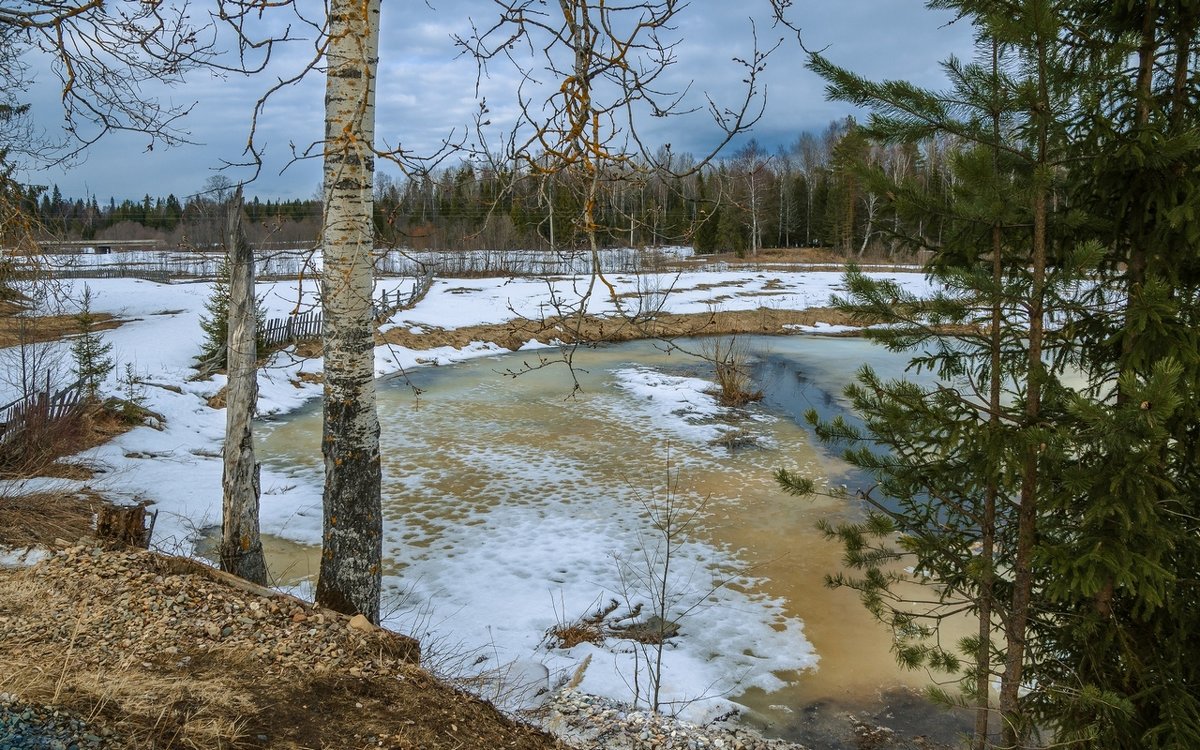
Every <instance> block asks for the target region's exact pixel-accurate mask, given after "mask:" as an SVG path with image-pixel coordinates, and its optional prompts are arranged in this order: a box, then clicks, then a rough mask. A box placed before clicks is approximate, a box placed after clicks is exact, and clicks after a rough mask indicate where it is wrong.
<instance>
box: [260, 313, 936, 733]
mask: <svg viewBox="0 0 1200 750" xmlns="http://www.w3.org/2000/svg"><path fill="white" fill-rule="evenodd" d="M744 343H745V344H746V345H747V346H748V348H749V350H750V351H751V352H752V353H753V357H754V359H755V361H756V363H757V364H756V368H755V369H756V380H757V382H756V387H759V388H763V389H764V391H765V392H766V398H765V399H764V401H763V402H761V403H760V404H757V405H754V406H752V407H751V408H750V409H749V410H748V411H747V412H745V413H741V414H738V413H735V412H732V411H730V410H727V409H722V408H720V407H718V406H717V405H716V403H715V400H714V399H712V397H711V396H709V395H707V394H706V393H704V391H705V390H706V389H707V388H709V387H710V385H709V378H710V375H711V368H710V367H709V366H707V365H706V364H705V363H704V362H702V361H698V360H696V359H694V358H690V357H687V356H686V355H683V354H680V353H678V352H676V353H672V354H669V355H668V354H666V353H664V352H663V351H661V350H660V349H658V348H656V347H655V346H654V345H653V344H651V343H648V342H640V343H633V344H625V345H620V346H614V347H608V348H603V349H599V350H581V351H580V352H579V353H578V355H577V358H576V372H577V375H578V377H579V380H580V384H581V386H582V391H581V392H580V393H578V394H576V396H575V397H574V398H569V396H570V393H571V378H570V374H569V373H568V372H567V370H566V368H565V367H563V366H561V365H560V366H552V367H547V368H543V369H537V370H534V371H532V372H528V373H525V374H523V375H521V376H520V377H517V378H512V377H507V376H505V375H503V374H502V372H503V371H505V370H508V369H514V368H519V367H521V364H522V362H528V363H530V364H534V363H535V362H536V357H537V354H536V353H535V352H523V353H517V354H512V355H506V356H503V357H496V358H491V359H482V360H476V361H473V362H468V363H464V364H458V365H453V366H449V367H427V368H421V369H418V370H416V371H413V372H412V373H410V374H409V378H408V381H405V380H403V379H393V380H390V381H388V382H387V383H385V384H383V386H382V387H381V391H380V404H379V411H380V419H381V423H382V438H381V439H382V454H383V466H384V506H385V541H384V545H385V552H384V554H385V557H386V558H387V569H386V571H385V576H386V577H385V581H384V583H385V601H384V610H385V612H387V613H389V621H390V622H392V623H393V624H395V625H396V626H398V627H399V628H401V629H407V630H415V631H416V632H415V633H414V634H415V635H417V636H418V637H421V638H422V640H423V642H425V645H426V648H427V650H430V651H432V652H433V657H434V658H435V659H438V658H445V659H448V660H450V662H451V666H458V667H460V668H464V669H465V668H467V667H470V668H471V669H473V670H476V671H479V670H485V669H500V670H504V671H508V672H510V673H511V674H514V675H515V674H518V673H519V674H522V675H533V676H534V677H535V678H537V677H538V675H539V674H541V672H540V671H539V670H540V667H539V666H538V665H539V664H541V665H544V666H545V668H546V670H548V671H549V673H550V680H551V682H552V683H553V682H554V681H555V680H558V679H565V678H566V677H569V676H570V675H571V674H573V673H574V672H575V670H576V669H577V667H578V666H579V664H580V663H582V662H583V660H584V659H585V658H587V657H588V656H591V657H592V659H591V661H590V663H589V665H588V667H587V669H586V670H585V671H584V673H583V676H582V679H583V683H582V686H581V687H582V689H584V690H587V691H590V692H596V693H600V694H605V695H610V696H612V697H616V698H619V699H623V700H627V701H630V700H632V699H633V697H634V696H633V693H634V687H635V684H636V686H637V689H638V691H639V692H641V693H643V697H644V693H645V684H646V675H645V663H644V656H645V654H644V653H639V649H638V648H637V646H636V645H635V644H634V643H633V642H631V641H628V640H623V639H620V638H616V637H613V638H610V639H608V640H607V641H606V642H605V643H604V644H601V645H594V644H590V643H582V644H580V645H577V646H575V647H574V648H571V649H568V650H564V649H559V648H551V647H550V646H549V645H548V644H547V643H546V639H545V633H546V631H547V630H548V629H550V628H552V627H554V626H555V625H556V624H559V623H564V622H570V621H573V620H576V619H578V618H580V617H582V616H585V615H587V614H588V613H590V612H592V611H594V610H596V609H597V608H600V607H603V606H604V605H606V604H607V603H608V602H609V601H610V600H617V602H618V605H619V606H618V609H617V610H616V611H615V612H614V613H613V615H612V617H617V616H620V614H621V613H623V612H627V611H628V610H629V609H630V608H632V607H636V605H637V604H639V603H641V604H643V605H645V606H647V607H648V606H650V599H652V598H653V597H652V596H651V591H650V590H649V587H648V586H647V585H646V584H645V579H646V578H647V577H648V576H646V575H645V574H646V573H647V572H650V571H654V570H659V569H661V558H657V557H655V554H656V551H657V550H660V549H661V534H659V533H656V532H655V530H654V528H653V527H652V524H651V522H650V519H649V517H648V513H647V507H646V506H647V505H649V506H651V507H652V508H653V507H656V506H658V505H661V503H662V502H664V500H665V499H666V497H667V494H666V487H667V484H668V478H667V477H668V469H669V470H670V477H671V479H670V482H671V483H672V484H673V485H674V486H676V489H675V490H674V492H673V494H672V497H673V499H674V502H676V503H677V504H678V507H680V508H683V509H686V510H687V511H688V512H689V513H690V512H691V510H693V509H696V510H698V511H699V514H698V517H697V523H696V524H695V525H694V526H693V527H691V528H689V529H687V530H686V531H685V533H684V534H683V538H682V539H681V544H680V546H679V547H678V549H677V550H676V552H675V556H674V558H673V560H672V562H671V571H672V572H671V575H670V576H669V578H668V591H669V592H670V599H671V601H672V603H673V604H672V607H670V608H669V615H670V616H669V618H668V619H670V620H672V621H677V622H678V624H679V635H678V637H675V638H672V639H671V640H670V641H669V642H668V646H667V648H666V653H665V659H664V663H665V667H664V672H663V697H664V699H665V700H667V701H671V702H673V703H672V704H671V705H670V706H667V707H666V710H670V709H671V708H672V707H674V708H679V709H683V713H684V715H685V717H690V718H704V717H706V716H711V715H713V714H715V713H720V712H722V711H723V710H725V709H726V708H727V707H728V703H727V701H728V700H733V701H735V702H737V703H740V704H743V705H745V706H747V707H749V708H750V709H751V719H752V720H755V721H757V722H759V723H763V724H766V725H769V727H770V728H771V730H772V731H773V733H777V734H784V735H793V736H799V735H797V734H796V732H795V731H793V729H794V728H793V729H789V727H791V726H792V725H794V724H795V723H796V721H797V719H798V716H797V714H798V713H799V712H800V711H801V710H802V709H803V708H804V707H805V706H809V705H812V704H814V703H821V702H825V703H830V702H832V703H834V704H838V705H847V706H855V705H863V704H865V703H869V702H870V701H872V700H875V699H876V697H877V695H878V694H879V691H880V689H881V687H883V688H886V687H888V686H895V685H902V684H912V685H920V684H922V683H923V682H924V679H923V675H907V674H903V673H900V672H898V670H897V668H896V667H895V666H894V662H893V659H892V656H891V655H890V653H889V652H888V643H889V641H888V636H887V634H886V633H885V632H884V631H883V630H882V629H881V628H880V627H879V626H878V625H876V624H875V623H874V622H873V621H872V620H870V618H869V616H868V615H867V614H866V613H865V612H864V611H863V609H862V607H861V605H860V604H859V603H858V601H857V599H856V596H855V594H854V593H853V592H849V591H831V590H829V589H826V588H825V587H824V586H823V578H824V575H825V574H826V573H829V572H833V571H836V570H837V569H838V565H839V558H840V554H841V552H840V549H839V548H838V547H837V545H835V544H833V543H830V542H827V541H825V540H824V539H823V537H822V536H821V535H820V533H819V532H818V531H817V530H816V529H815V523H816V521H817V520H818V519H820V518H834V519H836V518H839V517H848V516H851V515H853V514H854V513H855V512H856V510H855V508H854V507H853V505H852V503H848V502H847V501H844V500H834V499H827V498H821V499H816V500H801V499H795V498H790V497H787V496H785V495H784V494H783V493H782V492H780V491H779V490H778V489H777V488H776V486H775V484H774V481H773V479H772V473H773V471H774V470H775V469H776V468H779V467H787V468H792V469H799V470H802V471H805V472H807V473H809V474H810V475H812V476H818V477H821V478H823V479H824V480H825V481H827V482H830V483H832V484H841V483H843V482H850V483H853V480H854V478H853V477H852V476H850V475H848V474H847V467H845V465H844V464H842V463H841V462H840V461H839V460H837V459H835V458H832V457H830V456H829V455H828V454H827V453H826V452H825V451H824V449H822V448H820V447H819V446H814V445H813V438H812V437H811V435H810V434H809V433H808V432H807V430H806V429H805V428H804V427H803V426H802V425H801V424H800V423H799V422H800V417H799V415H801V414H802V413H803V412H804V411H805V410H807V409H808V408H812V407H815V408H817V409H818V410H819V411H822V412H823V413H826V414H830V413H833V412H834V411H836V410H838V409H840V408H841V406H840V395H839V394H840V391H841V388H842V387H843V386H844V385H845V383H846V382H848V380H849V379H851V378H852V377H853V374H854V372H855V371H856V370H857V368H858V367H859V366H861V365H862V364H863V363H864V362H870V363H871V364H873V365H874V366H876V367H877V369H879V370H880V371H882V372H887V373H890V374H893V375H894V374H899V372H900V369H901V368H902V367H903V364H904V363H905V362H906V358H905V357H902V356H899V355H893V354H890V353H888V352H886V351H885V350H883V349H881V348H879V347H876V346H874V345H871V344H869V343H867V342H865V341H862V340H859V339H852V338H818V337H804V336H793V337H761V338H749V339H745V340H744ZM688 345H689V346H694V347H695V348H697V349H698V348H699V347H700V344H699V343H698V342H690V344H688ZM548 351H550V352H551V353H550V355H549V356H553V351H552V350H548ZM414 388H415V389H417V390H419V394H415V393H414ZM731 431H742V432H744V433H746V434H747V435H748V436H749V437H750V438H752V439H753V441H754V442H755V443H756V445H754V446H752V447H746V448H741V449H737V450H730V449H729V448H728V447H726V446H725V445H723V444H722V442H723V441H722V437H723V436H725V435H727V434H728V433H730V432H731ZM319 434H320V406H319V404H315V405H312V406H310V407H308V408H306V409H304V410H302V411H300V412H297V413H294V414H291V415H289V416H287V417H286V418H283V419H280V420H278V421H272V422H267V423H264V424H263V425H262V427H261V429H260V436H261V438H262V441H261V449H260V450H261V452H260V458H261V459H262V460H263V461H264V463H265V464H266V465H268V466H269V467H271V468H272V469H273V470H274V471H276V472H284V471H286V472H287V473H288V474H289V476H290V480H289V481H295V482H297V483H304V484H311V485H313V486H314V487H316V488H319V486H320V483H321V458H320V452H319V444H320V443H319ZM308 552H309V554H311V551H308ZM279 555H280V557H278V558H277V560H276V561H275V565H276V567H279V566H280V565H283V564H286V565H290V566H291V573H292V574H293V575H294V577H297V578H300V577H303V576H304V575H307V574H310V573H312V572H314V571H315V565H316V562H315V557H309V556H307V555H306V554H305V550H299V554H298V553H297V550H296V549H290V550H289V549H286V548H284V549H281V550H280V552H279ZM286 555H290V558H289V562H287V563H283V562H282V559H283V557H284V556H286ZM646 611H649V610H646ZM512 665H515V666H512ZM501 697H503V696H501Z"/></svg>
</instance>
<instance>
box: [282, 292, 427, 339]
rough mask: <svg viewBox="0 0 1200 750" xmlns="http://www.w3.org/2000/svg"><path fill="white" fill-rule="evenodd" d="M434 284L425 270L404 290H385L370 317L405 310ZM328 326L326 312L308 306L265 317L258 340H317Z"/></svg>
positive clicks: (378, 316) (382, 317) (380, 316)
mask: <svg viewBox="0 0 1200 750" xmlns="http://www.w3.org/2000/svg"><path fill="white" fill-rule="evenodd" d="M432 285H433V274H432V273H426V274H425V275H424V276H422V277H421V278H420V279H417V283H416V284H414V285H413V288H412V291H411V292H409V293H408V294H405V293H404V292H403V291H401V290H400V289H397V290H396V291H395V292H394V293H392V294H388V293H387V292H386V291H385V292H383V293H382V294H381V295H380V296H379V299H376V300H372V301H371V317H373V318H374V319H375V320H385V319H387V318H390V317H391V316H392V315H394V314H395V313H396V312H397V311H399V310H405V309H407V308H410V307H412V306H413V305H415V304H417V303H418V302H420V301H421V299H422V298H424V297H425V295H426V293H428V292H429V288H430V287H431V286H432ZM324 330H325V316H324V315H323V314H322V313H321V311H320V310H309V311H308V312H305V313H300V314H299V315H289V316H288V317H286V318H272V319H271V320H267V321H264V322H263V324H262V325H261V326H259V329H258V344H259V346H261V347H263V348H274V347H279V346H286V345H287V344H293V343H300V342H301V341H315V340H317V339H319V338H321V335H322V333H323V332H324Z"/></svg>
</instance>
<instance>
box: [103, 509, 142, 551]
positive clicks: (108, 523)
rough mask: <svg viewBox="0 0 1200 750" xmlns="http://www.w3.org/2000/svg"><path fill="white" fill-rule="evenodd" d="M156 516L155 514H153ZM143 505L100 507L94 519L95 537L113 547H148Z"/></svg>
mask: <svg viewBox="0 0 1200 750" xmlns="http://www.w3.org/2000/svg"><path fill="white" fill-rule="evenodd" d="M155 515H157V513H156V514H155ZM151 528H152V527H147V526H146V506H145V505H107V504H105V505H101V506H100V512H99V513H98V514H97V517H96V536H97V537H98V538H99V539H100V540H101V541H103V542H105V543H107V544H109V545H111V546H113V547H139V548H141V549H148V548H149V547H150V531H151Z"/></svg>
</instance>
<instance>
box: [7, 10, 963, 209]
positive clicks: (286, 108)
mask: <svg viewBox="0 0 1200 750" xmlns="http://www.w3.org/2000/svg"><path fill="white" fill-rule="evenodd" d="M795 5H796V7H795V8H794V10H793V20H794V21H796V22H797V23H798V24H799V25H800V26H801V27H802V30H803V33H804V40H805V43H806V44H807V45H808V46H809V47H810V48H824V49H825V54H826V55H827V56H828V57H829V58H831V59H832V60H833V61H834V62H836V63H838V64H841V65H844V66H846V67H849V68H851V69H853V70H855V71H857V72H859V73H861V74H863V75H865V76H868V77H871V78H903V79H907V80H912V81H914V82H917V83H921V84H925V85H930V86H935V87H936V86H940V85H941V84H942V82H943V80H944V79H943V76H942V74H941V69H940V65H939V62H940V61H941V60H943V59H945V58H946V57H947V56H949V55H952V54H953V55H958V56H960V57H969V56H970V55H971V54H972V46H971V29H970V28H969V27H967V26H966V25H964V24H963V23H957V24H951V23H949V22H950V21H951V20H952V17H951V16H949V15H948V14H946V13H944V12H934V11H930V10H927V9H926V8H925V7H924V5H923V2H922V0H798V2H796V4H795ZM493 8H494V6H493V5H492V3H491V2H489V0H429V2H428V3H426V2H422V1H421V0H407V1H406V2H402V1H401V0H384V3H383V12H382V24H383V33H382V36H381V40H382V41H381V45H380V46H381V49H380V71H379V82H378V92H377V106H378V111H377V123H378V125H377V143H378V144H379V145H386V146H390V147H395V146H397V145H402V146H403V147H404V148H406V149H411V150H414V151H417V152H421V153H424V152H429V151H432V150H434V149H435V148H436V147H437V144H438V143H440V142H441V140H442V139H444V138H447V137H451V136H452V134H453V133H455V132H458V133H461V132H463V131H462V129H463V128H464V127H465V126H467V125H469V123H470V122H471V118H472V115H473V113H474V112H475V111H476V109H477V107H478V100H477V98H476V91H475V77H476V76H475V74H476V66H475V63H474V61H473V60H470V59H467V58H464V57H461V56H459V55H458V54H457V50H456V49H455V48H454V46H453V44H452V43H451V40H450V37H451V35H452V34H454V33H459V34H466V33H468V31H469V28H470V27H469V22H468V18H474V20H475V21H476V22H477V23H478V24H487V23H490V22H491V21H492V20H493V17H494V16H495V11H494V10H493ZM752 21H753V22H754V24H755V25H756V28H757V33H758V39H759V44H760V46H769V45H771V44H773V43H774V42H775V41H778V40H779V39H780V38H781V37H784V36H786V37H787V38H786V39H785V40H784V42H783V44H782V45H781V46H780V47H779V49H778V50H777V51H776V52H775V53H774V54H773V55H772V56H771V58H770V60H769V62H768V65H767V69H766V71H765V72H764V74H763V77H762V83H763V84H764V86H763V88H764V89H765V95H766V112H765V114H764V116H763V118H762V120H761V121H760V122H759V124H758V125H757V126H756V127H755V129H754V132H753V133H752V135H753V136H754V137H757V138H758V139H759V141H760V142H761V143H763V144H764V145H765V146H767V148H768V149H770V150H774V149H776V148H778V147H780V146H784V145H786V144H789V143H791V142H793V141H794V140H795V139H796V137H797V136H798V135H799V134H800V133H802V132H804V131H806V130H808V131H814V132H819V131H822V130H824V129H825V128H826V127H827V126H828V124H829V123H830V121H831V120H833V119H835V118H839V117H844V116H845V115H847V114H853V113H854V111H853V110H852V109H851V108H849V107H848V106H847V105H844V104H841V103H831V102H827V101H825V96H824V86H823V83H822V82H821V81H820V80H819V79H818V78H817V77H816V76H814V75H813V74H811V73H809V72H808V71H807V70H806V69H805V68H804V61H805V55H804V54H803V52H802V51H801V50H800V48H799V46H798V45H797V43H796V41H795V38H794V36H793V35H791V34H790V32H787V34H785V33H784V31H786V30H781V29H779V28H772V25H771V19H770V3H769V2H768V0H692V2H691V5H690V6H689V7H687V8H686V9H685V10H684V11H683V12H682V14H681V15H680V17H679V25H678V28H677V31H676V32H675V37H677V38H678V39H679V40H680V44H679V46H678V48H677V50H676V52H677V57H678V63H677V65H676V66H674V68H673V69H672V71H671V73H670V76H671V84H672V86H673V87H674V88H676V89H679V90H682V89H683V88H685V87H686V86H687V85H688V84H689V83H690V84H691V93H692V99H691V104H692V105H693V106H695V105H703V103H704V100H703V98H702V97H703V95H704V94H707V95H708V96H710V97H711V98H712V99H713V100H715V101H716V102H718V103H719V104H721V105H723V106H724V105H729V106H732V105H734V104H736V103H737V101H738V99H739V96H740V95H741V93H740V90H739V87H740V85H741V80H742V77H743V72H744V70H743V69H742V68H741V67H740V66H739V65H737V64H736V63H734V62H733V61H732V58H733V57H735V56H742V57H745V56H748V55H749V54H750V50H751V49H752V45H753V38H752V31H751V22H752ZM303 47H304V45H297V47H296V48H295V49H294V50H291V51H289V52H288V54H286V55H284V56H281V57H280V58H279V60H278V62H279V65H277V66H276V67H275V68H273V70H272V71H271V72H272V73H273V74H275V75H283V74H285V72H287V70H288V68H289V66H291V68H292V69H294V68H295V67H296V66H297V65H298V64H299V63H300V61H301V60H302V59H304V57H305V52H304V49H303ZM309 49H311V46H309ZM490 73H491V75H490V77H489V78H488V79H487V80H485V81H484V83H483V90H484V91H483V93H485V94H486V96H487V101H488V104H489V107H490V110H491V119H492V121H493V122H494V123H496V124H497V126H500V125H502V124H504V123H506V122H508V121H511V119H512V117H513V112H514V101H515V98H514V89H515V82H516V78H515V76H514V74H513V72H512V71H511V70H510V69H509V68H507V67H505V66H503V65H498V66H493V67H492V68H491V70H490ZM267 80H268V79H267V78H265V77H263V76H259V77H238V78H224V79H219V78H214V77H213V76H211V75H209V74H207V73H202V74H196V75H193V76H191V77H190V78H189V80H188V82H187V83H186V84H185V85H182V86H179V87H176V88H174V89H170V90H168V91H166V92H165V94H164V96H163V98H164V99H167V100H170V101H174V102H175V103H178V104H190V103H192V102H195V107H194V108H193V110H192V113H191V115H190V116H189V117H188V119H187V121H186V125H185V127H186V129H187V130H188V131H189V132H190V134H191V135H190V137H191V139H192V140H194V141H195V142H196V144H197V145H191V146H188V145H184V146H177V147H174V148H170V149H162V148H156V149H155V150H154V151H152V152H147V151H146V142H147V139H146V138H145V137H139V136H135V135H128V134H112V135H109V136H106V137H105V138H104V139H102V140H101V141H100V142H99V143H97V144H95V145H94V146H92V147H91V149H90V150H89V152H88V154H87V156H86V159H85V160H84V161H82V163H77V164H75V165H74V166H72V167H70V168H69V169H61V168H60V169H50V170H43V171H37V172H32V173H28V174H26V175H25V177H26V178H27V179H28V180H29V181H30V182H34V183H37V184H45V185H50V184H58V185H59V187H60V189H61V190H62V192H63V194H64V195H66V196H69V197H83V196H86V195H92V194H94V195H95V196H96V197H97V198H98V199H99V200H100V201H101V202H106V201H107V200H108V198H109V197H110V196H111V197H114V198H116V199H117V200H118V201H120V200H121V199H123V198H126V197H129V198H136V197H140V196H141V195H143V194H146V193H149V194H151V195H166V194H167V193H174V194H176V195H177V196H185V195H188V194H191V193H194V192H196V191H197V190H199V189H200V188H201V187H202V186H203V185H204V183H205V181H206V180H207V179H208V178H209V177H210V176H212V175H213V174H216V172H215V171H214V169H215V168H217V167H220V166H221V164H222V160H226V161H238V160H239V159H240V158H241V152H242V149H243V147H244V145H245V142H246V137H247V132H248V121H249V115H250V113H251V109H252V107H253V103H254V101H255V100H256V99H257V98H258V97H259V96H261V94H262V93H263V91H264V90H265V87H266V86H267V85H268V84H267ZM55 84H56V81H55V80H54V78H53V77H52V76H50V75H48V74H46V75H42V76H40V77H39V79H38V80H37V82H36V84H35V86H34V87H33V88H32V89H31V90H30V91H29V92H28V93H27V100H28V101H29V102H30V103H31V104H33V106H34V112H35V115H36V117H37V119H38V121H39V122H40V123H44V124H45V126H46V127H51V124H53V123H57V122H58V121H60V120H61V113H60V111H59V110H58V109H57V107H58V105H57V99H56V89H55ZM322 95H323V81H322V80H321V79H320V77H319V76H316V75H313V76H312V77H311V80H308V81H306V82H305V83H303V84H301V85H300V86H297V87H294V88H291V89H289V90H286V91H284V92H282V93H280V94H278V95H277V96H276V97H275V98H274V99H273V100H272V101H271V103H270V104H269V106H268V109H267V110H266V112H265V113H264V117H263V119H262V121H261V122H260V124H259V130H258V141H259V142H260V143H262V144H264V145H265V146H266V149H267V151H266V156H267V165H266V168H265V169H264V171H263V173H262V175H261V176H260V177H259V178H258V180H257V181H256V182H255V184H253V185H252V186H250V187H249V188H248V193H249V194H251V195H258V196H260V197H262V198H296V197H310V196H312V195H314V193H315V192H316V189H317V186H318V184H319V181H320V164H319V162H318V161H317V160H308V161H301V162H297V163H293V164H291V165H290V166H287V168H286V169H284V167H285V165H287V164H288V162H289V160H290V157H291V154H292V149H291V144H295V146H296V147H297V148H298V149H303V148H305V147H306V146H308V145H309V144H311V143H312V142H314V141H315V140H317V139H318V138H320V136H321V120H322V114H323V104H322V101H323V100H322ZM640 130H641V132H642V135H643V138H644V140H645V141H647V142H648V143H650V144H654V145H658V144H662V143H671V144H672V148H673V150H674V151H675V152H676V153H680V152H685V151H690V152H692V153H695V154H701V153H704V152H706V151H707V150H708V149H709V148H711V146H712V144H713V142H714V141H716V140H718V139H719V133H718V131H717V130H716V129H715V128H714V126H713V125H712V122H711V119H709V118H708V117H707V116H706V115H704V114H703V113H697V114H695V115H690V116H686V117H680V118H647V120H646V121H645V122H644V123H642V124H641V126H640ZM385 169H386V168H385ZM281 170H283V171H282V174H280V172H281ZM393 171H394V170H393ZM229 174H230V176H231V178H232V179H234V180H237V179H239V174H238V173H236V172H233V173H229Z"/></svg>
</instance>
